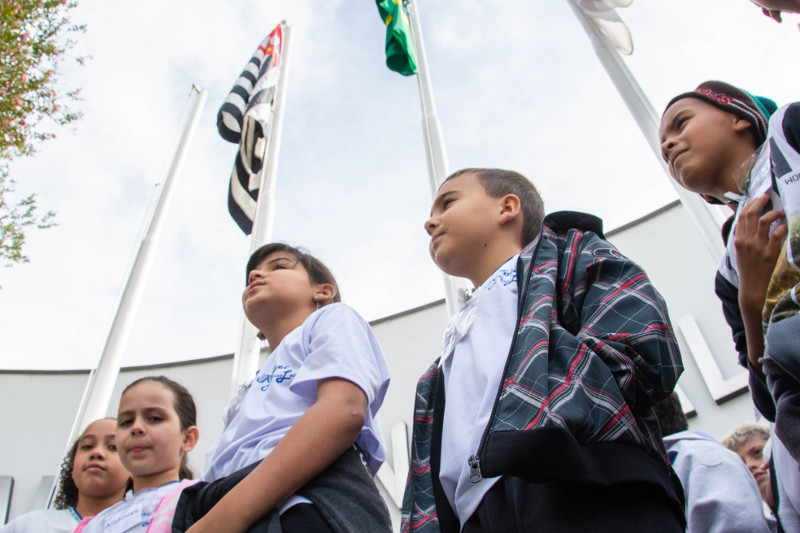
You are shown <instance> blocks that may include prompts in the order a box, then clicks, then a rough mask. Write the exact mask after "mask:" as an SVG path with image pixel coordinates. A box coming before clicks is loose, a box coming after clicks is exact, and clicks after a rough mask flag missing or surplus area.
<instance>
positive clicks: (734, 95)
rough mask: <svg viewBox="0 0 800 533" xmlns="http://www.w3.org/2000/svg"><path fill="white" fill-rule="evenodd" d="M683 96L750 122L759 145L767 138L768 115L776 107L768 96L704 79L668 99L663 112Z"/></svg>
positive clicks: (722, 82) (770, 114)
mask: <svg viewBox="0 0 800 533" xmlns="http://www.w3.org/2000/svg"><path fill="white" fill-rule="evenodd" d="M683 98H697V99H698V100H702V101H704V102H706V103H708V104H711V105H713V106H715V107H718V108H719V109H722V110H723V111H727V112H728V113H733V114H734V115H736V116H737V117H739V118H742V119H744V120H746V121H748V122H750V123H751V124H752V125H753V134H754V135H755V137H756V143H757V144H758V145H759V146H761V144H762V143H763V142H764V141H765V140H766V139H767V127H768V125H769V117H770V116H772V114H773V113H774V112H775V111H776V110H777V109H778V105H777V104H776V103H775V102H773V101H772V100H770V99H769V98H765V97H763V96H753V95H752V94H750V93H748V92H747V91H744V90H742V89H739V88H737V87H734V86H733V85H730V84H728V83H725V82H724V81H705V82H703V83H701V84H700V85H698V86H697V89H695V90H694V91H691V92H688V93H683V94H679V95H678V96H676V97H675V98H673V99H672V100H670V101H669V103H668V104H667V107H666V108H664V113H666V112H667V109H669V108H670V107H671V106H672V104H674V103H675V102H677V101H678V100H681V99H683ZM662 116H663V114H662Z"/></svg>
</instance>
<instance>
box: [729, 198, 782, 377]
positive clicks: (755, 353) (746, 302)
mask: <svg viewBox="0 0 800 533" xmlns="http://www.w3.org/2000/svg"><path fill="white" fill-rule="evenodd" d="M768 200H769V194H765V195H764V196H762V197H760V198H756V199H755V200H753V201H752V202H750V203H749V204H747V205H746V206H745V207H744V208H743V209H742V211H741V213H740V214H739V219H738V225H737V227H736V236H735V237H734V241H733V244H734V246H735V248H736V266H737V267H738V269H739V309H740V310H741V312H742V319H743V321H744V326H745V336H746V337H747V355H748V360H749V362H750V366H751V368H753V369H755V370H756V371H757V372H758V373H759V375H761V376H762V377H763V374H762V372H761V365H760V363H758V360H759V359H760V358H761V356H762V355H763V354H764V338H763V337H764V331H763V328H762V326H761V312H762V310H763V308H764V300H766V298H767V289H768V288H769V282H770V280H771V279H772V271H773V270H775V264H776V263H777V261H778V256H779V255H780V253H781V245H782V243H783V238H784V237H785V236H786V234H787V232H788V227H787V226H786V223H785V222H784V223H782V224H781V225H780V226H778V227H777V228H775V231H773V232H772V235H770V234H769V229H770V225H771V224H772V223H773V222H775V221H777V220H780V219H781V218H783V216H784V215H783V211H780V210H774V211H770V212H768V213H766V214H764V215H763V216H760V213H761V210H762V209H764V206H765V205H766V204H767V201H768Z"/></svg>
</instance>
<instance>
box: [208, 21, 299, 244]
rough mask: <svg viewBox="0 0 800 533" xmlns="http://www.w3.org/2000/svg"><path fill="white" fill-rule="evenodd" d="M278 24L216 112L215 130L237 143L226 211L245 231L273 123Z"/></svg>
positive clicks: (279, 40)
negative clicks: (237, 149) (237, 147)
mask: <svg viewBox="0 0 800 533" xmlns="http://www.w3.org/2000/svg"><path fill="white" fill-rule="evenodd" d="M282 38H283V31H282V26H281V25H280V24H279V25H278V26H277V27H276V28H275V29H274V30H272V33H270V34H269V35H268V36H267V37H266V38H265V39H264V40H263V41H262V42H261V44H259V45H258V48H257V49H256V51H255V52H254V53H253V57H251V58H250V61H248V63H247V65H245V67H244V70H243V71H242V73H241V74H240V75H239V79H237V80H236V84H235V85H234V86H233V89H231V92H230V93H228V96H227V97H226V98H225V101H224V102H223V103H222V107H220V108H219V113H218V114H217V130H218V131H219V134H220V136H222V138H223V139H225V140H226V141H229V142H233V143H239V151H238V153H237V154H236V161H235V163H234V165H233V172H232V173H231V182H230V186H229V188H228V211H229V212H230V214H231V216H232V217H233V220H235V221H236V223H237V224H238V225H239V227H240V228H241V229H242V231H243V232H245V234H246V235H250V233H251V232H252V230H253V219H254V218H255V216H256V202H257V201H258V188H259V186H260V185H261V183H260V176H259V172H260V170H261V167H262V166H263V165H264V155H265V153H266V145H267V139H268V137H269V132H270V125H271V123H272V110H273V101H274V99H275V90H276V88H277V86H278V73H279V72H280V69H279V68H278V66H279V64H280V58H281V53H282V52H283V40H282Z"/></svg>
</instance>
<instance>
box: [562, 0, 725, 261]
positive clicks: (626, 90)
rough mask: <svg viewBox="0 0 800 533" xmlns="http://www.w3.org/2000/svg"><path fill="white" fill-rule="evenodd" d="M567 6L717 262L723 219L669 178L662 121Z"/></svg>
mask: <svg viewBox="0 0 800 533" xmlns="http://www.w3.org/2000/svg"><path fill="white" fill-rule="evenodd" d="M567 3H569V5H570V7H571V8H572V11H573V12H574V13H575V16H576V17H577V18H578V21H579V22H580V23H581V26H583V29H584V31H585V32H586V34H587V35H588V36H589V40H590V41H591V43H592V46H593V47H594V51H595V54H597V57H598V58H599V59H600V62H601V63H602V64H603V67H604V68H605V70H606V73H607V74H608V76H609V77H610V78H611V81H612V82H613V83H614V86H615V87H616V88H617V92H619V94H620V96H621V97H622V99H623V101H624V102H625V105H626V106H627V107H628V110H629V111H630V113H631V114H632V115H633V118H634V119H635V120H636V123H637V124H638V125H639V129H640V130H641V131H642V134H643V135H644V137H645V140H646V141H647V144H648V145H649V146H650V149H651V150H652V151H653V154H654V155H655V156H656V159H658V162H659V163H660V164H661V168H663V169H664V172H666V173H667V176H668V179H669V182H670V183H671V184H672V187H673V188H674V189H675V191H676V192H677V193H678V197H679V198H680V200H681V203H682V204H683V206H684V208H685V209H686V211H687V212H688V213H689V217H690V218H691V219H692V221H693V222H694V225H695V228H697V231H698V232H699V233H700V235H701V237H702V238H703V241H704V242H705V244H706V248H707V249H708V251H709V253H710V254H711V256H712V257H713V258H714V259H715V260H718V259H719V258H720V257H722V255H723V253H724V252H725V248H724V246H723V244H722V239H721V238H720V227H721V222H722V221H723V219H724V217H722V215H721V213H719V212H718V211H712V207H711V206H709V205H708V204H707V203H706V202H704V201H703V200H702V199H701V198H700V196H699V195H697V194H695V193H693V192H690V191H687V190H686V189H684V188H683V187H681V186H680V185H678V184H677V183H676V182H675V180H674V179H672V177H671V176H670V175H669V169H668V168H667V165H666V162H665V161H664V159H663V158H662V157H661V143H660V141H659V136H658V125H659V123H660V122H661V121H660V119H659V117H658V115H657V114H656V112H655V109H654V108H653V105H652V104H651V103H650V100H649V99H648V98H647V95H645V93H644V91H643V90H642V88H641V87H640V86H639V83H638V82H637V81H636V78H634V77H633V74H632V73H631V71H630V69H628V67H627V65H626V64H625V61H624V60H623V59H622V56H621V55H620V53H619V52H618V51H617V50H616V49H615V48H614V47H613V46H612V45H611V43H610V42H609V41H608V39H606V38H605V37H603V35H602V34H600V32H599V31H598V30H597V28H596V27H595V26H594V24H592V22H591V20H589V17H588V16H587V15H586V13H584V12H583V10H581V8H580V6H579V5H578V4H577V0H567Z"/></svg>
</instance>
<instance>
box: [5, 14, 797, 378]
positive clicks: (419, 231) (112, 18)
mask: <svg viewBox="0 0 800 533" xmlns="http://www.w3.org/2000/svg"><path fill="white" fill-rule="evenodd" d="M418 6H419V7H418V9H419V11H420V18H421V23H422V28H423V34H424V39H425V44H426V49H427V54H428V61H429V66H430V72H431V80H432V86H433V91H434V95H435V99H436V106H437V111H438V116H439V119H440V121H441V125H442V131H443V134H444V140H445V145H446V148H447V155H448V159H449V165H450V170H451V171H455V170H457V169H460V168H464V167H500V168H508V169H513V170H516V171H519V172H521V173H522V174H524V175H526V176H527V177H529V178H530V179H531V180H532V181H533V182H534V183H535V184H536V185H537V186H538V188H539V190H540V192H541V194H542V196H543V197H544V200H545V207H546V209H547V211H549V212H552V211H557V210H562V209H571V210H580V211H587V212H591V213H594V214H596V215H599V216H600V217H602V218H603V219H604V221H605V227H606V229H607V230H608V229H612V228H615V227H618V226H620V225H622V224H625V223H627V222H630V221H632V220H635V219H637V218H639V217H641V216H644V215H646V214H648V213H649V212H651V211H653V210H655V209H658V208H659V207H661V206H663V205H665V204H667V203H669V202H671V201H673V200H674V199H676V198H677V195H676V194H675V192H674V190H673V188H672V186H671V185H670V183H669V182H668V180H667V177H666V175H665V174H664V172H663V171H662V169H661V166H660V165H659V164H658V162H657V160H656V159H655V157H654V155H653V153H652V152H651V151H650V149H649V147H648V145H647V143H646V142H645V140H644V138H643V137H642V135H641V133H640V132H639V130H638V128H637V126H636V123H635V122H634V121H633V119H632V118H631V116H630V113H629V112H628V110H627V108H626V107H625V105H624V103H623V102H622V100H621V98H620V97H619V96H618V94H617V92H616V90H615V88H614V86H613V84H612V82H611V81H610V80H609V78H608V76H607V75H606V73H605V71H604V70H603V68H602V66H601V64H600V62H599V61H598V59H597V58H596V56H595V54H594V51H593V49H592V47H591V45H590V43H589V40H588V38H587V37H586V35H585V34H584V32H583V30H582V29H581V26H580V25H579V23H578V21H577V19H576V18H575V16H574V14H573V13H572V11H571V9H570V8H569V6H568V5H567V3H566V1H565V0H549V1H547V2H520V1H515V2H512V1H507V0H504V1H497V2H482V1H477V0H460V1H455V0H439V1H436V2H433V1H430V0H419V4H418ZM618 12H619V14H620V15H621V17H622V18H623V20H624V21H625V22H626V23H627V24H628V26H629V28H630V30H631V33H632V35H633V42H634V53H633V55H631V56H629V57H627V58H626V62H627V65H628V67H629V68H630V70H631V71H632V73H633V74H634V76H635V77H636V78H637V80H638V81H639V83H640V85H641V86H642V88H643V90H644V92H645V93H646V94H647V95H648V97H649V99H650V101H651V102H652V103H653V105H654V107H655V109H656V110H657V111H658V112H660V111H661V110H663V107H664V105H665V104H666V103H667V102H668V101H669V99H670V98H671V97H672V96H674V95H676V94H678V93H680V92H684V91H687V90H691V89H693V88H694V87H695V86H696V85H697V84H699V83H700V82H702V81H704V80H707V79H721V80H725V81H728V82H731V83H733V84H735V85H738V86H741V87H743V88H745V89H747V90H749V91H750V92H752V93H755V94H759V95H765V96H769V97H771V98H773V99H774V100H775V101H776V102H778V103H779V104H783V103H788V102H790V101H793V100H794V99H796V93H795V91H796V86H797V77H796V75H794V74H792V73H791V72H790V67H791V66H792V65H796V58H797V52H798V48H800V30H798V22H800V16H792V15H788V16H785V17H784V23H783V24H777V23H775V22H774V21H772V20H770V19H768V18H766V17H764V16H763V15H762V14H761V13H760V10H759V9H758V8H757V7H756V6H754V5H752V4H750V3H749V2H748V1H747V0H672V1H670V2H664V1H654V0H649V1H648V0H635V1H634V2H633V3H632V5H631V6H630V7H627V8H620V9H619V10H618ZM72 19H73V21H74V22H76V23H83V24H86V26H87V29H86V32H85V33H84V34H81V35H79V36H78V37H77V39H78V45H77V46H76V48H75V50H74V51H73V52H71V53H72V54H73V55H87V54H88V55H91V56H92V58H91V59H90V60H89V61H88V63H87V64H86V65H85V66H83V67H78V66H74V65H65V66H64V68H63V69H62V71H61V74H60V78H59V83H60V84H63V86H64V87H65V88H66V87H76V86H77V87H81V88H82V98H83V99H82V101H81V102H79V103H78V104H77V107H78V109H79V110H80V111H82V113H83V117H82V119H81V120H80V121H78V122H77V123H76V124H75V126H74V127H73V128H71V129H60V130H55V132H56V133H57V135H58V136H57V138H56V139H55V140H53V141H48V142H46V143H44V144H42V145H41V146H40V148H39V150H38V153H37V154H35V155H34V156H33V157H30V158H27V159H25V160H18V161H17V162H15V163H14V165H13V166H12V169H11V170H12V177H13V178H14V179H15V180H16V181H17V189H18V193H19V194H20V195H22V194H29V193H36V194H37V196H38V203H39V206H40V208H41V209H43V210H47V209H52V210H54V211H56V212H57V217H56V221H57V223H58V225H57V226H56V227H54V228H51V229H47V230H34V231H29V232H28V234H27V242H26V250H25V252H26V253H27V255H28V256H29V257H30V263H27V264H20V265H15V266H12V267H10V268H2V269H0V286H1V287H2V289H0V368H2V369H43V370H56V369H85V368H90V367H92V366H94V364H95V362H96V361H97V358H98V357H99V355H100V353H101V352H102V350H103V346H104V344H105V341H106V337H107V335H108V332H109V329H110V326H111V323H112V320H113V317H114V313H115V310H116V307H117V305H118V303H119V299H120V296H121V293H122V289H123V287H124V283H125V280H126V278H127V275H128V273H129V271H130V268H131V265H132V263H133V258H134V255H135V253H136V250H137V249H138V246H139V242H140V240H141V237H142V236H143V234H144V230H145V226H146V222H147V220H148V218H149V216H150V213H151V211H152V208H153V206H154V203H155V195H156V193H157V190H158V184H159V183H160V182H161V181H162V180H163V179H164V177H165V176H166V172H167V169H168V167H169V165H170V162H171V160H172V157H173V152H174V150H175V147H176V145H177V140H178V138H179V136H180V133H181V131H182V129H183V125H184V123H185V121H186V118H187V116H188V109H189V106H190V101H189V98H188V97H189V94H190V91H191V87H192V84H193V83H196V84H197V85H199V86H200V87H203V88H204V89H206V90H208V101H207V104H206V107H205V109H204V111H203V114H202V116H201V118H200V125H199V127H198V129H197V132H196V134H195V137H194V141H193V143H192V145H191V146H190V148H189V151H188V152H187V158H186V161H185V164H184V168H183V172H182V174H181V175H180V176H179V178H178V182H177V183H176V185H175V188H176V194H175V197H174V199H173V201H172V203H171V206H170V210H169V212H168V213H167V215H166V218H165V224H164V228H163V232H162V234H161V239H160V241H159V243H158V246H157V249H156V252H155V257H154V261H153V264H152V270H151V272H150V274H149V276H148V278H147V281H146V285H145V289H144V294H143V296H142V301H141V305H140V307H139V309H138V311H137V313H136V318H135V321H134V323H133V326H132V332H131V337H130V341H129V343H128V345H127V346H126V349H125V353H124V355H123V360H122V364H123V366H132V365H146V364H155V363H165V362H172V361H180V360H187V359H197V358H202V357H211V356H217V355H222V354H228V353H231V352H233V351H234V349H235V345H236V342H237V335H238V329H239V321H240V319H241V293H242V290H243V288H244V267H245V264H246V261H247V257H248V254H249V250H250V243H249V240H248V238H247V237H246V236H245V235H244V234H243V233H242V232H241V231H240V230H239V229H238V227H237V226H236V224H235V223H234V222H233V220H232V219H231V218H230V216H229V215H228V213H227V187H228V180H229V176H230V172H231V167H232V164H233V160H234V156H235V153H236V145H234V144H230V143H228V142H226V141H224V140H222V139H221V138H220V137H219V135H218V134H217V132H216V125H215V123H216V113H217V110H218V108H219V106H220V105H221V103H222V101H223V99H224V98H225V95H226V94H227V92H228V91H229V90H230V88H231V86H232V85H233V83H234V81H235V80H236V78H237V77H238V75H239V73H240V71H241V70H242V68H243V66H244V64H245V63H246V61H247V60H248V59H249V58H250V56H251V55H252V52H253V50H254V49H255V47H256V46H257V45H258V43H259V42H260V41H261V39H263V37H264V36H265V35H266V34H267V33H269V31H271V29H272V28H273V27H274V26H275V25H276V24H277V23H278V22H280V21H281V20H283V19H285V20H286V21H287V22H288V23H289V25H290V26H291V27H292V30H291V31H292V33H291V41H290V43H289V54H290V56H289V57H290V59H289V62H290V65H289V79H288V90H287V95H286V108H285V110H284V128H283V134H282V137H283V140H282V146H281V149H280V156H279V164H278V176H277V185H276V209H275V215H274V216H275V224H274V233H273V240H279V241H284V242H288V243H290V244H294V245H301V246H304V247H306V248H307V249H309V250H310V251H311V252H312V253H313V254H314V255H316V256H317V257H319V258H320V259H321V260H323V261H324V262H325V263H326V264H327V265H328V266H329V267H330V268H331V270H332V271H333V272H334V274H335V275H336V277H337V279H338V281H339V284H340V286H341V291H342V295H343V299H344V301H345V302H347V303H348V304H350V305H351V306H352V307H354V308H355V309H356V310H358V311H359V312H360V313H361V314H362V315H363V316H364V317H365V318H367V319H368V320H373V319H377V318H382V317H386V316H389V315H392V314H395V313H399V312H402V311H405V310H408V309H411V308H414V307H417V306H420V305H424V304H427V303H430V302H433V301H436V300H439V299H441V298H443V297H444V288H443V282H442V276H441V274H440V272H439V271H438V270H437V268H436V267H435V265H434V264H433V262H432V261H431V260H430V257H429V256H428V238H427V235H426V233H425V232H424V230H423V222H424V221H425V220H426V219H427V216H428V212H429V210H430V203H431V190H430V185H429V178H428V174H427V167H426V163H425V148H424V144H423V137H422V113H421V108H420V102H419V92H418V87H417V81H416V78H414V77H408V78H406V77H403V76H401V75H399V74H396V73H394V72H391V71H389V70H388V69H387V68H386V66H385V56H384V52H383V47H384V40H385V30H384V27H383V24H382V21H381V20H380V17H379V15H378V12H377V9H376V7H375V4H374V3H373V2H372V1H370V0H363V1H361V2H353V1H349V2H348V1H344V0H329V1H326V2H312V1H309V0H273V1H270V2H259V3H256V2H251V1H240V2H235V3H233V2H227V1H223V0H202V1H201V2H190V1H188V0H174V1H171V2H160V3H157V4H155V3H145V4H143V3H141V2H140V3H130V2H120V1H116V0H112V1H109V0H102V1H101V0H82V1H81V2H80V4H79V6H78V7H77V8H76V9H75V10H74V11H73V14H72ZM658 237H659V236H654V238H658ZM661 237H663V236H661ZM623 252H624V250H623ZM664 259H665V260H667V261H668V260H669V258H668V257H665V258H664ZM431 357H433V355H432V356H431Z"/></svg>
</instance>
